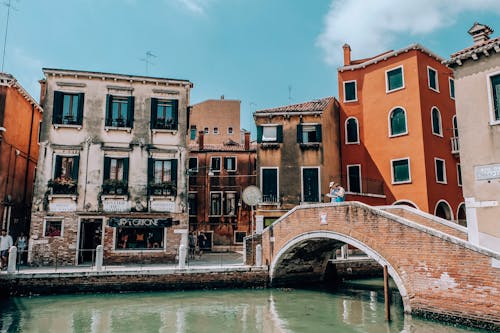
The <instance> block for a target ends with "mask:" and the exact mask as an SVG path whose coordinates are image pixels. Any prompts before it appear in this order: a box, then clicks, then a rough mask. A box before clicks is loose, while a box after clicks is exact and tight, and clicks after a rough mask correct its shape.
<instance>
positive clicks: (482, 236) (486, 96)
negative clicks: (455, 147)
mask: <svg viewBox="0 0 500 333" xmlns="http://www.w3.org/2000/svg"><path fill="white" fill-rule="evenodd" d="M468 32H469V34H470V35H471V36H472V38H473V40H474V45H472V46H471V47H468V48H466V49H463V50H461V51H458V52H457V53H454V54H452V55H451V59H450V60H448V61H447V62H446V63H447V64H448V66H450V67H451V68H453V70H454V72H455V95H456V97H455V98H456V109H457V121H458V132H459V137H460V160H461V165H460V166H461V169H462V183H463V193H464V198H465V204H466V210H467V228H468V230H469V239H470V240H471V241H472V242H473V243H475V244H479V245H481V246H484V247H487V248H490V249H492V250H494V251H497V252H500V205H499V201H500V37H497V38H495V39H490V37H489V35H490V34H491V33H492V32H493V30H492V29H491V28H490V27H488V26H486V25H482V24H479V23H475V24H474V25H473V26H472V28H470V30H469V31H468Z"/></svg>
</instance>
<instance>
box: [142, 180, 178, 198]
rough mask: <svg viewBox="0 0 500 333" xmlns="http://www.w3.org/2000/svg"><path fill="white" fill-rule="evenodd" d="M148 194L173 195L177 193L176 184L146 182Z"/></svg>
mask: <svg viewBox="0 0 500 333" xmlns="http://www.w3.org/2000/svg"><path fill="white" fill-rule="evenodd" d="M148 194H149V195H156V196H175V195H176V194H177V186H175V184H174V183H173V182H162V183H154V182H150V183H149V184H148Z"/></svg>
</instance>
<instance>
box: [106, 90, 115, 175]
mask: <svg viewBox="0 0 500 333" xmlns="http://www.w3.org/2000/svg"><path fill="white" fill-rule="evenodd" d="M112 103H113V98H112V97H111V95H106V121H105V125H106V126H111V125H112V122H113V110H111V106H112ZM108 178H109V172H108ZM108 178H106V179H108Z"/></svg>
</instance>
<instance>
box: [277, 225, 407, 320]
mask: <svg viewBox="0 0 500 333" xmlns="http://www.w3.org/2000/svg"><path fill="white" fill-rule="evenodd" d="M314 239H332V240H336V241H341V242H343V243H346V244H350V245H352V246H355V247H356V248H358V249H360V250H362V251H363V252H364V253H366V254H367V255H368V256H369V257H370V258H372V259H374V260H375V261H376V262H377V263H379V264H380V265H381V266H387V271H388V273H389V275H390V276H391V278H392V279H393V281H394V283H395V284H396V286H397V288H398V290H399V293H400V295H401V298H402V300H403V307H404V311H405V312H406V313H411V305H410V301H409V297H408V293H407V290H406V287H405V285H404V283H403V279H401V277H400V276H399V273H398V272H397V270H396V269H395V268H394V267H393V266H392V265H391V264H390V262H388V261H387V260H386V259H385V258H384V257H383V256H381V255H380V254H379V253H378V252H376V251H375V250H373V249H372V248H371V247H369V246H367V245H366V244H364V243H363V242H361V241H359V240H357V239H355V238H353V237H350V236H348V235H345V234H341V233H338V232H334V231H312V232H306V233H303V234H301V235H299V236H297V237H295V238H293V239H291V240H290V241H288V242H287V243H286V244H284V245H283V246H282V247H281V249H280V250H279V251H278V253H276V255H275V256H274V258H273V260H272V262H271V265H270V267H269V275H270V280H271V284H272V282H273V278H274V277H275V274H276V272H277V269H278V268H279V265H280V263H281V261H282V258H283V256H284V255H286V253H287V252H288V251H289V250H290V249H292V248H294V247H296V246H298V245H299V244H301V243H303V242H304V241H307V240H314Z"/></svg>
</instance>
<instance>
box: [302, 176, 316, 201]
mask: <svg viewBox="0 0 500 333" xmlns="http://www.w3.org/2000/svg"><path fill="white" fill-rule="evenodd" d="M319 198H320V187H319V168H302V201H303V202H319V201H320V200H319Z"/></svg>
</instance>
